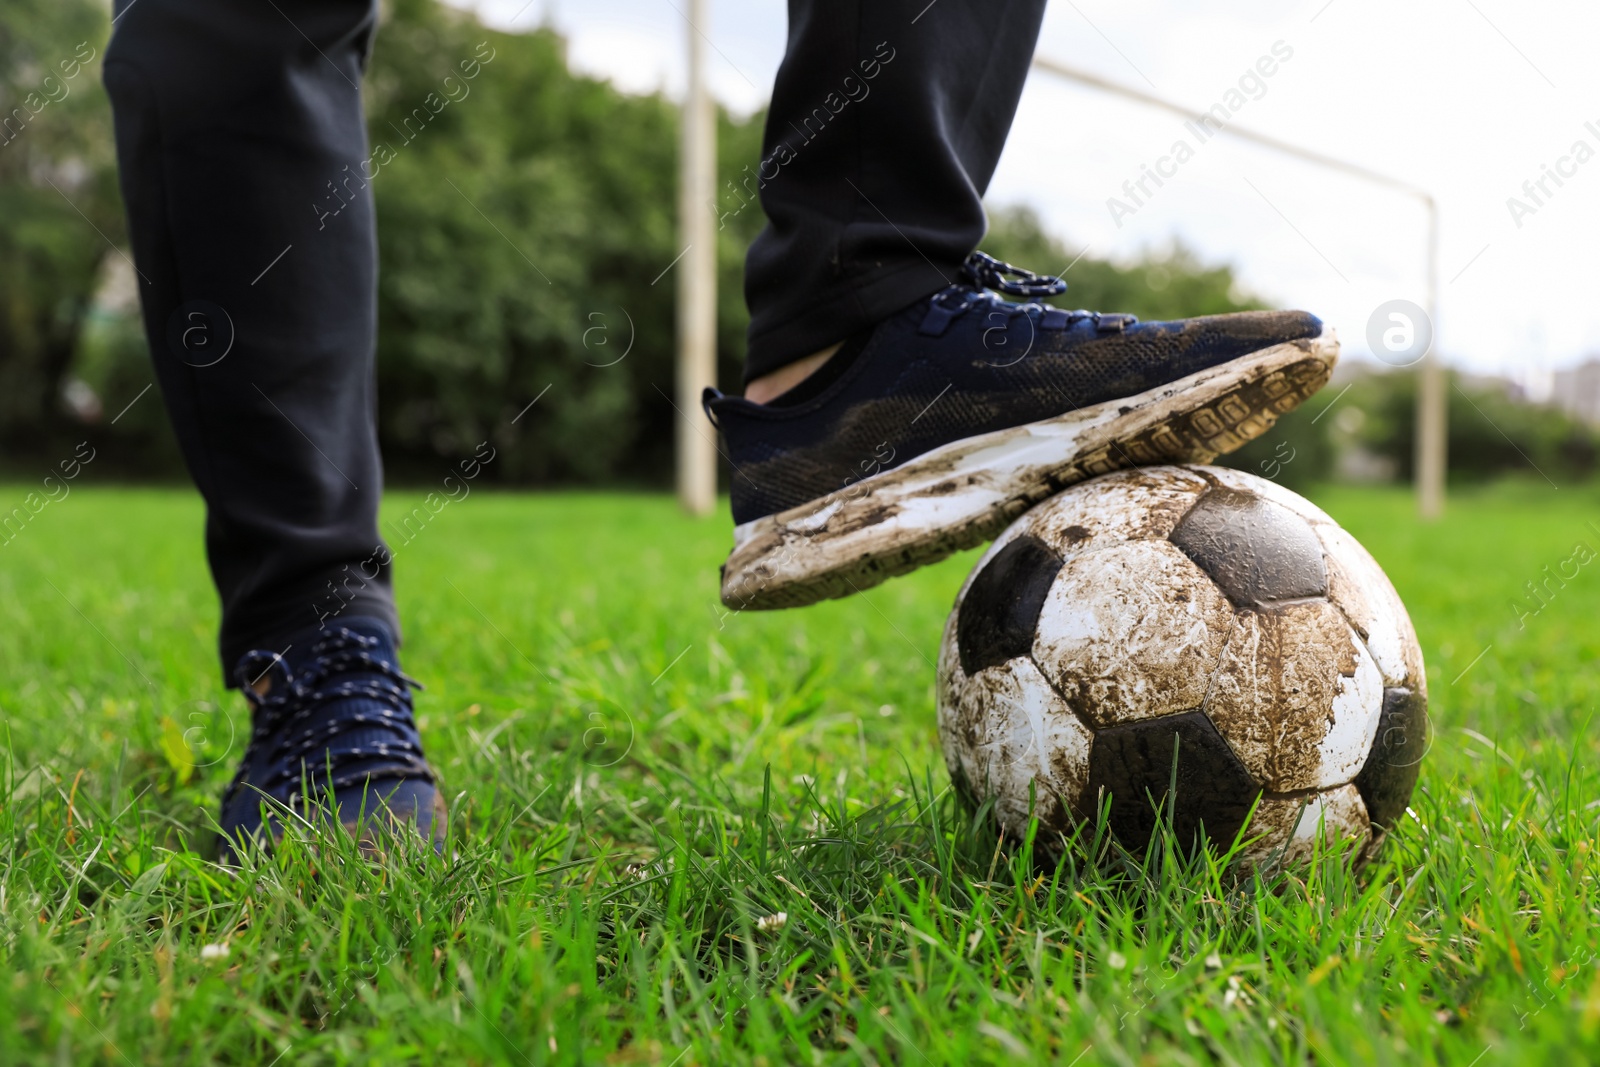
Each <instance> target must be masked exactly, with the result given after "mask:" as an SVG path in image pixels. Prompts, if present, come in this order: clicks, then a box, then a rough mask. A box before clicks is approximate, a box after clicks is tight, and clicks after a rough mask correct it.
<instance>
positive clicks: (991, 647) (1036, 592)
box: [956, 537, 1061, 678]
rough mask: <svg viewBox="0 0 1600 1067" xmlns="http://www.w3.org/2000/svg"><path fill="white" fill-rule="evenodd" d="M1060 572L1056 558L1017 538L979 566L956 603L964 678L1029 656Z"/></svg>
mask: <svg viewBox="0 0 1600 1067" xmlns="http://www.w3.org/2000/svg"><path fill="white" fill-rule="evenodd" d="M1059 570H1061V557H1060V556H1058V555H1056V554H1055V553H1054V552H1052V551H1051V550H1050V547H1049V546H1048V545H1046V544H1045V543H1044V542H1043V541H1041V540H1039V539H1038V538H1037V537H1019V538H1017V539H1016V540H1015V541H1012V542H1011V543H1009V544H1007V545H1006V546H1005V547H1004V548H1002V549H1001V550H1000V551H999V552H996V553H995V554H994V558H993V559H991V560H989V562H988V563H986V564H984V567H983V570H981V571H979V572H978V575H977V577H975V578H974V579H972V584H971V585H970V586H968V587H967V593H966V596H964V597H962V598H961V606H960V608H959V609H958V611H959V616H958V618H957V620H956V648H957V650H958V651H959V652H960V653H961V669H962V670H963V671H965V672H966V674H967V676H968V677H969V678H970V677H971V676H973V675H975V674H977V673H978V672H979V671H981V670H983V668H985V667H998V666H999V665H1000V664H1002V663H1004V662H1006V661H1007V660H1010V659H1015V658H1016V657H1018V656H1026V655H1027V654H1028V651H1029V650H1030V649H1032V648H1033V631H1034V626H1035V625H1036V624H1037V623H1038V621H1039V611H1040V609H1041V608H1042V607H1043V606H1044V598H1045V596H1046V594H1048V593H1049V592H1050V583H1051V582H1053V581H1055V577H1056V572H1057V571H1059Z"/></svg>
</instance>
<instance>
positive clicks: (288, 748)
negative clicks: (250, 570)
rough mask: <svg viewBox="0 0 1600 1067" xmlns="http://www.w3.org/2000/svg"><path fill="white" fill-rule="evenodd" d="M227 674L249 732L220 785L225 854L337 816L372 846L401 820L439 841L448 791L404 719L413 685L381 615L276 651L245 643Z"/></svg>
mask: <svg viewBox="0 0 1600 1067" xmlns="http://www.w3.org/2000/svg"><path fill="white" fill-rule="evenodd" d="M234 677H235V678H237V679H238V681H239V684H240V688H241V689H242V690H243V691H244V694H245V699H246V700H248V701H249V703H250V718H251V727H252V729H251V735H250V745H249V747H248V748H247V749H246V750H245V754H244V762H243V763H242V764H241V765H240V767H239V773H238V774H236V775H235V776H234V779H233V782H232V783H231V784H230V785H229V786H228V788H227V790H226V791H225V792H224V793H223V794H222V821H221V828H222V857H223V859H224V861H225V862H226V861H231V860H233V859H234V858H235V857H236V855H237V853H238V851H239V850H241V849H243V848H244V847H246V844H247V843H248V842H250V841H252V840H257V841H260V840H262V839H263V838H267V839H271V840H275V839H276V838H277V837H278V836H279V835H280V834H281V833H282V830H283V825H284V823H285V822H287V821H289V820H291V819H295V818H298V819H302V820H305V821H307V822H310V823H312V824H313V825H315V824H318V823H319V822H322V823H325V822H326V820H327V819H329V818H330V817H331V818H336V819H338V820H339V821H340V822H341V823H343V824H344V826H345V828H346V829H347V830H349V831H350V833H351V834H352V835H353V836H355V837H356V838H357V839H358V840H359V841H360V843H361V846H362V848H363V849H364V850H368V851H370V850H373V849H375V848H376V847H377V844H378V841H379V838H380V835H381V834H382V833H383V832H385V831H390V830H394V829H396V828H402V829H403V830H404V832H408V833H417V834H420V835H421V836H422V837H423V838H424V839H425V840H432V841H433V843H434V847H435V848H436V849H440V848H442V847H443V844H444V831H445V816H444V804H443V799H442V798H441V797H440V795H439V793H438V791H437V790H436V789H435V788H434V774H433V770H432V768H430V767H429V766H428V761H427V759H426V757H424V756H423V754H422V738H421V737H420V736H418V734H417V726H416V723H415V722H414V721H413V719H412V716H411V689H412V687H414V686H417V683H416V682H415V681H414V680H413V679H411V678H409V677H407V676H406V675H405V674H404V673H402V672H401V670H400V663H399V658H398V657H397V656H396V654H395V646H394V636H393V635H392V634H391V633H390V632H389V628H388V627H387V626H386V625H385V624H384V623H382V622H380V621H379V620H377V619H372V618H365V617H361V618H352V619H343V620H340V622H339V624H338V627H337V628H336V629H335V628H330V629H327V630H320V631H319V630H313V631H310V632H309V633H308V634H307V635H306V636H304V637H302V638H301V639H299V640H296V641H294V642H291V643H290V644H289V646H288V647H287V649H286V650H285V651H284V653H283V654H281V655H280V654H279V653H276V652H267V651H255V652H247V653H246V654H245V655H244V657H243V658H242V659H240V660H239V665H238V667H237V668H236V669H235V672H234ZM263 682H265V683H267V684H266V686H265V692H262V693H258V692H257V691H256V687H257V686H260V685H261V684H262V683H263ZM418 688H420V687H418ZM263 829H265V831H266V833H265V834H263Z"/></svg>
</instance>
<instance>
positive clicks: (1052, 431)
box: [722, 327, 1339, 611]
mask: <svg viewBox="0 0 1600 1067" xmlns="http://www.w3.org/2000/svg"><path fill="white" fill-rule="evenodd" d="M1338 358H1339V341H1338V337H1337V335H1336V334H1335V333H1334V331H1333V330H1332V329H1331V328H1329V327H1324V328H1323V331H1322V333H1321V334H1319V335H1318V336H1316V337H1312V338H1307V339H1304V340H1298V341H1290V342H1286V343H1284V344H1278V345H1273V346H1271V347H1269V348H1263V349H1261V350H1260V351H1257V352H1252V353H1250V354H1249V355H1246V356H1240V357H1239V358H1238V359H1235V360H1232V361H1231V362H1228V363H1225V364H1221V365H1219V366H1216V367H1211V368H1208V369H1206V370H1203V371H1200V372H1198V373H1196V374H1191V375H1189V376H1188V377H1187V378H1180V379H1178V380H1177V381H1174V382H1171V383H1169V384H1167V385H1163V386H1158V387H1157V388H1155V389H1151V390H1149V391H1147V392H1144V393H1140V394H1139V395H1137V396H1134V397H1126V398H1120V399H1116V400H1109V401H1106V402H1105V403H1103V404H1095V405H1093V406H1091V407H1087V408H1082V409H1080V410H1078V411H1073V412H1069V413H1067V414H1065V415H1057V416H1055V417H1053V418H1049V419H1044V420H1041V421H1039V422H1033V423H1028V424H1026V425H1023V426H1014V427H1011V428H1009V429H1005V430H995V431H992V432H990V433H985V434H979V435H977V436H975V437H968V438H964V439H962V440H959V441H952V442H950V443H949V444H947V445H941V446H940V447H939V448H936V449H934V450H933V451H931V452H926V453H924V454H922V455H920V456H917V457H916V458H915V459H911V460H908V461H906V462H905V463H904V464H902V465H901V466H899V467H896V468H894V469H893V470H888V471H883V472H881V473H879V474H876V475H873V476H872V477H871V478H865V479H863V480H862V481H860V482H858V483H857V484H855V485H853V486H851V487H849V488H848V489H841V490H838V491H836V492H833V493H829V494H828V495H827V496H823V497H818V498H817V499H815V500H812V501H809V502H807V503H805V504H802V505H800V506H799V507H794V508H790V509H789V510H787V511H781V512H778V513H776V514H773V515H767V516H764V517H762V518H759V519H755V520H752V521H751V522H747V523H744V524H743V525H741V526H738V527H736V528H735V529H734V531H733V540H734V544H733V552H732V553H731V554H730V555H729V556H728V560H727V562H726V563H724V564H723V566H722V602H723V604H724V605H726V606H727V607H730V608H734V609H736V610H755V611H762V610H770V609H774V608H795V607H803V606H804V605H806V604H814V603H816V602H818V601H821V600H829V599H833V598H837V597H845V596H850V595H851V594H853V593H859V592H861V591H862V590H864V589H870V588H871V587H873V586H875V585H878V584H879V583H880V582H884V581H887V580H888V579H890V578H893V577H896V576H897V575H901V574H906V573H908V572H910V571H913V570H916V569H917V568H918V567H922V566H926V565H927V564H929V563H934V562H936V561H938V560H941V559H944V558H945V557H946V556H949V555H952V554H953V553H956V552H960V551H962V550H964V549H968V548H973V547H975V546H977V545H980V544H983V543H984V542H986V541H989V540H992V539H993V538H994V537H995V536H996V535H998V534H999V533H1000V531H1002V530H1004V529H1005V528H1006V527H1007V526H1009V525H1010V524H1011V522H1012V520H1014V519H1015V518H1016V517H1017V516H1019V515H1021V514H1022V513H1023V512H1024V511H1027V510H1028V509H1029V508H1031V507H1033V506H1034V505H1035V504H1037V503H1039V502H1040V501H1041V500H1044V499H1046V498H1048V497H1050V496H1053V495H1054V494H1055V493H1057V492H1060V491H1061V490H1062V489H1064V488H1066V487H1067V486H1069V485H1073V484H1075V483H1077V482H1081V481H1085V480H1087V479H1089V478H1094V477H1097V476H1098V475H1101V474H1109V473H1110V472H1112V471H1115V470H1121V469H1123V468H1126V467H1135V466H1143V465H1146V464H1155V463H1209V462H1211V461H1212V460H1213V459H1215V458H1216V457H1217V456H1219V455H1222V454H1223V453H1225V452H1231V451H1233V450H1234V449H1236V448H1238V447H1239V446H1240V445H1243V444H1244V443H1245V442H1246V441H1249V440H1252V439H1253V438H1256V437H1259V436H1261V435H1262V434H1263V433H1265V432H1267V430H1268V429H1270V428H1271V427H1272V425H1273V423H1275V422H1277V421H1278V417H1279V416H1280V415H1283V414H1285V413H1287V412H1289V411H1293V410H1294V409H1295V408H1296V407H1298V406H1299V405H1300V404H1301V403H1302V402H1303V401H1304V400H1305V399H1306V398H1307V397H1309V396H1310V395H1311V394H1312V393H1315V392H1316V391H1317V390H1318V389H1321V388H1322V387H1323V386H1324V385H1326V384H1327V382H1328V376H1329V375H1330V374H1332V372H1333V365H1334V363H1335V362H1337V361H1338Z"/></svg>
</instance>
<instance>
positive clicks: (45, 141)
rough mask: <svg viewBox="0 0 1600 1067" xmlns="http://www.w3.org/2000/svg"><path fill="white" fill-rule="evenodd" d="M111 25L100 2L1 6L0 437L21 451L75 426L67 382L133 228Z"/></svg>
mask: <svg viewBox="0 0 1600 1067" xmlns="http://www.w3.org/2000/svg"><path fill="white" fill-rule="evenodd" d="M106 29H107V20H106V12H105V10H104V8H103V7H101V6H100V5H99V4H96V3H92V2H90V0H8V2H7V4H6V6H5V9H4V14H3V15H0V220H3V222H0V278H4V283H3V284H0V445H3V446H4V449H5V451H6V453H7V454H8V455H10V456H13V457H15V456H17V455H19V454H22V455H35V454H52V453H53V452H54V451H56V450H57V449H58V448H59V446H60V443H61V440H62V439H63V437H64V435H65V434H66V432H68V431H69V430H70V429H71V423H70V421H69V420H68V417H67V415H66V413H65V412H64V411H63V410H62V395H61V386H62V383H63V382H64V380H65V378H66V375H67V373H68V370H69V369H70V367H71V364H72V360H73V356H74V354H75V352H76V351H77V348H78V343H79V339H80V337H81V336H82V333H83V329H84V324H85V322H86V321H87V318H88V315H89V311H90V307H91V304H92V301H93V298H94V293H95V289H96V286H97V282H98V279H99V276H100V269H101V264H102V262H103V261H104V259H105V258H106V257H107V256H110V255H117V254H119V253H118V252H117V251H116V248H115V245H116V243H117V242H119V241H121V240H122V237H123V228H122V205H121V201H120V199H119V197H118V195H117V190H116V173H115V168H114V162H113V155H112V148H111V114H110V108H109V106H108V105H107V102H106V97H105V93H104V91H103V90H102V89H101V87H100V84H99V62H98V61H99V57H100V52H101V50H102V48H103V42H104V40H105V37H106Z"/></svg>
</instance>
